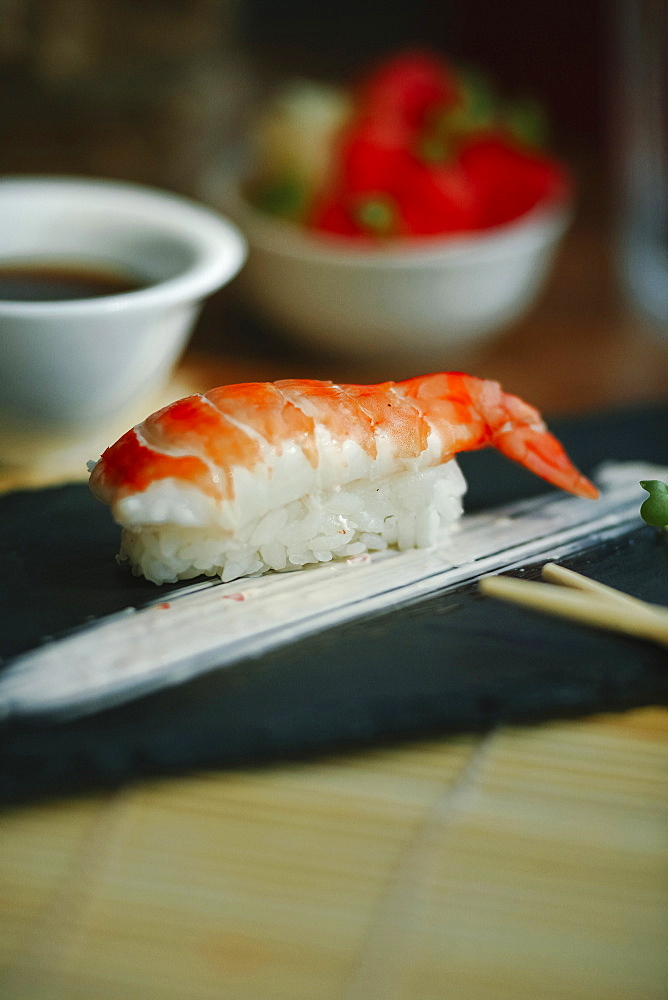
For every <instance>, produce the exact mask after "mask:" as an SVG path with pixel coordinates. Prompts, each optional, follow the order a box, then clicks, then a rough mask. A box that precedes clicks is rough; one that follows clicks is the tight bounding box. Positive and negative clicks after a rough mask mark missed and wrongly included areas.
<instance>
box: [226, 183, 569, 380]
mask: <svg viewBox="0 0 668 1000" xmlns="http://www.w3.org/2000/svg"><path fill="white" fill-rule="evenodd" d="M206 197H207V199H208V200H210V201H212V202H213V203H214V204H219V205H221V206H224V208H225V210H226V212H227V214H228V215H230V216H231V217H232V218H233V219H234V221H235V222H236V223H237V225H238V226H239V227H240V229H241V230H242V232H243V233H244V234H245V236H246V238H247V240H248V244H249V258H248V263H247V265H246V267H245V269H244V273H243V275H242V276H241V279H240V282H239V286H240V288H241V289H243V292H244V294H245V296H246V298H247V300H248V301H249V303H250V304H251V305H252V306H253V308H255V309H256V310H257V311H258V312H259V313H260V314H261V315H262V316H264V317H265V318H266V319H268V320H269V321H270V322H271V323H273V324H275V325H276V326H277V327H279V328H280V329H281V330H282V331H283V332H284V333H285V334H286V335H287V336H289V337H291V338H294V339H295V340H297V341H299V342H301V343H302V344H305V345H308V346H309V347H311V348H315V349H317V350H320V351H322V350H324V351H326V352H327V353H330V354H331V353H333V352H336V353H337V354H341V352H346V353H349V354H350V355H353V356H359V357H362V356H367V357H368V356H371V355H376V354H383V355H385V356H387V357H401V358H410V359H412V360H414V361H415V363H416V364H420V363H421V364H431V365H435V366H436V367H438V366H441V365H444V364H447V360H448V357H449V356H451V355H452V356H454V355H455V354H457V353H458V352H460V351H461V350H462V349H463V348H466V349H468V348H470V347H472V346H476V345H478V344H479V343H480V342H481V341H483V340H485V339H487V338H489V337H491V336H492V335H494V334H497V333H498V332H499V331H501V330H502V329H503V328H505V327H507V326H508V325H510V324H511V323H513V322H514V321H515V320H517V319H518V318H519V317H521V316H522V315H523V314H524V313H525V312H526V311H527V310H528V309H529V307H530V306H531V305H532V303H533V302H534V300H535V298H536V296H537V295H538V293H539V291H540V290H541V288H542V286H543V284H544V282H545V279H546V277H547V274H548V272H549V268H550V265H551V263H552V259H553V257H554V254H555V251H556V249H557V246H558V243H559V241H560V239H561V237H562V236H563V234H564V232H565V230H566V228H567V226H568V224H569V222H570V218H571V210H570V206H569V205H568V204H566V203H565V202H564V201H560V202H556V201H555V202H553V203H551V204H546V205H543V206H540V207H537V208H536V209H535V210H533V211H531V212H529V213H527V214H526V215H525V216H523V217H522V218H520V219H518V220H516V221H513V222H511V223H508V224H507V225H504V226H499V227H497V228H495V229H493V230H491V229H490V230H486V231H481V232H479V233H475V234H473V235H456V236H454V235H453V236H444V237H431V238H426V239H423V240H420V241H419V242H417V241H416V242H408V241H404V242H403V243H401V244H398V243H395V244H389V243H388V244H387V246H386V247H382V248H379V249H371V250H369V249H367V248H360V247H359V246H356V245H355V243H354V241H353V240H351V239H346V238H338V237H327V236H324V235H322V236H321V235H319V234H315V233H311V232H308V231H306V230H304V229H301V228H299V227H298V226H295V225H292V224H290V223H286V222H283V221H281V220H277V219H275V218H272V217H270V216H268V215H265V214H263V213H261V212H259V211H257V210H256V209H254V208H253V207H252V206H251V205H249V203H248V202H247V201H246V200H245V199H244V198H243V197H242V195H241V194H240V191H239V187H238V185H237V184H236V183H235V182H234V181H233V180H230V178H229V176H227V177H226V176H222V175H219V176H218V177H217V178H213V177H212V178H210V179H209V181H208V183H207V189H206Z"/></svg>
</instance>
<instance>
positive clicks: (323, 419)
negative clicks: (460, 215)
mask: <svg viewBox="0 0 668 1000" xmlns="http://www.w3.org/2000/svg"><path fill="white" fill-rule="evenodd" d="M487 445H493V446H494V447H496V448H498V449H499V451H501V452H502V453H503V454H504V455H507V456H508V457H509V458H512V459H515V460H516V461H517V462H520V463H521V464H522V465H524V466H526V467H527V468H528V469H530V470H531V471H532V472H534V473H536V474H537V475H538V476H541V477H542V478H543V479H546V480H547V481H548V482H550V483H552V484H553V485H555V486H558V487H561V488H562V489H564V490H568V491H569V492H571V493H574V494H575V495H576V496H580V497H590V498H594V497H596V496H597V491H596V488H595V487H594V486H593V485H592V484H591V483H590V482H589V480H587V479H586V478H585V477H584V476H583V475H581V474H580V473H579V472H578V470H577V469H576V468H575V467H574V465H573V464H572V462H571V461H570V459H569V458H568V457H567V455H566V453H565V451H564V449H563V447H562V446H561V444H560V443H559V442H558V441H557V439H556V438H555V437H554V436H553V435H552V434H550V433H549V432H548V431H547V429H546V427H545V424H544V423H543V421H542V420H541V417H540V414H539V413H538V411H537V410H535V409H534V408H533V407H532V406H529V405H528V404H527V403H525V402H523V401H522V400H521V399H519V398H518V397H517V396H512V395H510V394H509V393H506V392H504V391H503V390H502V389H501V386H500V385H499V384H498V383H497V382H491V381H487V380H484V379H479V378H476V377H474V376H472V375H465V374H463V373H461V372H449V373H441V374H436V375H424V376H420V377H417V378H411V379H408V380H406V381H403V382H384V383H382V384H380V385H336V384H334V383H333V382H320V381H310V380H302V379H288V380H286V381H280V382H273V383H270V382H246V383H242V384H240V385H229V386H222V387H221V388H218V389H212V390H211V391H210V392H207V393H204V394H203V395H199V394H198V395H193V396H188V397H187V398H186V399H181V400H178V401H177V402H175V403H172V404H171V405H169V406H166V407H165V408H164V409H161V410H158V411H157V412H156V413H154V414H152V415H151V416H149V417H147V419H146V420H145V421H144V422H143V423H142V424H139V425H138V426H136V427H134V428H133V429H132V430H130V431H128V432H127V434H124V435H123V437H121V438H120V439H119V440H118V441H117V442H116V443H115V444H114V445H112V446H111V447H110V448H108V449H107V450H106V451H105V452H104V454H103V455H102V457H101V458H100V460H99V461H98V462H97V463H96V464H95V465H94V466H93V468H92V473H91V478H90V485H91V489H92V491H93V493H94V495H95V496H96V497H97V498H98V499H99V500H101V501H103V502H104V503H107V504H109V505H110V506H111V510H112V514H113V516H114V518H115V520H116V521H117V522H118V523H119V524H120V525H121V526H122V529H123V531H122V541H121V552H120V558H121V559H127V560H129V561H130V563H131V565H132V569H133V572H134V573H135V574H136V575H143V576H145V577H146V578H147V579H149V580H152V581H154V582H155V583H168V582H169V583H173V582H176V581H177V580H187V579H191V578H193V577H196V576H199V575H201V574H204V575H206V576H220V577H221V578H222V579H223V580H233V579H235V578H236V577H241V576H247V575H254V574H258V573H263V572H265V571H267V570H286V569H294V568H297V567H300V566H305V565H307V564H310V563H318V562H327V561H329V560H331V559H335V558H339V557H351V556H355V555H358V554H361V553H363V552H366V551H371V550H380V549H385V548H387V547H388V546H395V547H397V548H399V549H408V548H412V547H415V546H417V547H423V546H428V545H431V544H433V543H434V542H435V541H436V539H437V538H440V537H442V536H443V533H444V532H447V531H448V530H449V529H451V528H452V526H453V525H454V524H455V523H456V522H457V519H458V518H459V517H460V515H461V513H462V496H463V494H464V492H465V489H466V483H465V481H464V477H463V475H462V473H461V472H460V470H459V467H458V465H457V462H456V459H455V455H456V454H457V452H460V451H469V450H472V449H476V448H484V447H486V446H487Z"/></svg>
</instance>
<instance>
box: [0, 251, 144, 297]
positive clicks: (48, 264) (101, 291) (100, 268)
mask: <svg viewBox="0 0 668 1000" xmlns="http://www.w3.org/2000/svg"><path fill="white" fill-rule="evenodd" d="M146 286H147V282H146V281H143V280H141V279H139V278H138V277H136V276H134V275H131V274H128V273H124V272H123V271H122V270H120V269H118V270H116V269H114V268H112V267H107V266H106V265H98V264H88V263H85V264H84V263H79V262H76V263H75V262H65V261H62V262H61V261H16V262H12V263H4V264H3V263H0V301H4V302H72V301H74V300H77V299H97V298H102V297H103V296H106V295H121V294H124V293H125V292H136V291H138V290H139V289H140V288H145V287H146Z"/></svg>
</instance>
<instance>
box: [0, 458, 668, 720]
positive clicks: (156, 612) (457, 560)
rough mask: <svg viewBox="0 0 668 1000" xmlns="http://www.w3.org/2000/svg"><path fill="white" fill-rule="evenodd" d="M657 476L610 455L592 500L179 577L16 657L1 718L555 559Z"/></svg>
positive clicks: (187, 673) (577, 547)
mask: <svg viewBox="0 0 668 1000" xmlns="http://www.w3.org/2000/svg"><path fill="white" fill-rule="evenodd" d="M667 476H668V469H665V468H661V467H656V466H651V465H646V464H640V463H623V464H621V463H620V464H615V465H609V466H605V467H603V468H602V469H601V470H600V471H599V473H598V475H597V477H596V481H597V484H598V485H599V486H600V488H601V499H600V500H599V501H597V502H592V501H590V500H581V499H578V498H576V497H571V496H568V495H566V494H563V493H558V494H554V493H550V494H548V495H544V496H541V497H538V498H535V499H532V500H527V501H522V502H520V503H515V504H512V505H509V506H507V507H504V508H499V509H497V510H495V511H491V512H488V513H484V514H473V515H465V516H464V518H463V519H462V521H461V523H460V526H459V527H458V529H457V530H456V531H455V532H454V534H452V535H449V536H448V537H447V538H446V539H444V541H443V542H442V543H440V544H439V545H437V546H435V547H433V548H430V549H411V550H410V551H407V552H382V553H374V554H373V555H372V556H371V557H370V558H369V559H367V560H361V561H359V560H349V561H348V562H346V561H342V562H338V563H328V564H320V565H318V566H314V567H311V568H307V569H303V570H299V571H296V572H293V573H287V574H268V575H265V576H262V577H256V578H245V579H243V580H234V581H232V582H231V583H226V584H223V583H220V582H218V583H215V582H212V581H207V582H205V583H201V584H194V585H192V584H191V585H186V586H184V587H183V588H182V589H180V590H179V591H177V592H175V593H173V594H170V595H168V596H167V597H166V598H165V596H164V594H162V595H161V596H160V599H159V600H157V601H156V603H155V604H153V605H149V606H148V607H145V608H142V609H140V610H134V609H132V608H129V609H127V611H125V612H120V613H119V614H115V615H111V616H109V617H107V618H104V619H101V620H100V621H99V622H97V623H93V624H91V625H89V626H87V627H85V628H82V629H81V630H80V631H77V632H75V633H73V634H71V635H68V636H67V637H64V638H61V639H59V640H55V641H53V642H50V643H47V644H46V645H44V646H42V647H40V648H39V649H35V650H32V651H30V652H28V653H25V654H23V655H20V656H18V657H15V658H14V659H13V660H12V661H10V664H9V665H8V667H7V668H6V669H5V670H4V671H3V673H2V675H0V717H1V718H3V719H5V720H6V719H9V718H12V717H13V718H18V717H24V718H25V717H33V718H35V717H49V718H51V719H58V720H65V719H71V718H75V717H77V716H79V715H85V714H89V713H91V712H95V711H98V710H100V709H103V708H108V707H111V706H113V705H118V704H121V703H123V702H126V701H130V700H132V699H133V698H136V697H138V696H139V695H142V694H147V693H149V692H151V691H156V690H159V689H160V688H164V687H168V686H170V685H174V684H178V683H180V682H182V681H185V680H187V679H189V678H192V677H195V676H197V675H198V674H201V673H204V672H206V671H208V670H212V669H217V668H222V667H226V666H229V665H231V664H232V663H235V662H238V661H240V660H243V659H245V658H247V657H251V656H258V655H260V654H262V653H264V652H266V651H268V650H270V649H274V648H276V647H279V646H282V645H285V644H287V643H290V642H293V641H295V640H296V639H300V638H302V637H303V636H306V635H309V634H312V633H314V632H319V631H322V630H324V629H329V628H333V627H335V626H337V625H341V624H343V623H344V622H348V621H351V620H353V619H355V618H359V617H361V616H364V615H369V614H374V613H378V612H382V611H387V610H388V609H391V608H392V607H398V606H401V605H405V604H407V603H412V602H415V601H417V600H420V599H421V598H423V597H426V596H428V595H433V594H436V593H443V592H445V591H447V590H451V589H453V588H454V587H457V586H460V585H462V584H465V583H468V582H472V581H475V580H476V579H479V578H480V577H481V576H484V575H486V574H489V573H497V572H501V571H504V570H510V569H516V568H518V567H521V566H524V565H527V564H529V563H535V562H540V561H541V560H545V561H547V560H550V561H553V562H554V561H558V560H559V559H563V558H564V557H566V556H568V555H572V554H573V553H575V552H578V551H582V550H584V549H586V548H590V547H591V546H593V545H596V544H597V543H599V542H603V541H605V540H607V539H609V538H614V537H616V536H619V535H622V534H624V533H626V532H628V531H631V530H633V529H634V528H637V527H640V526H641V525H642V521H641V519H640V515H639V508H640V503H641V502H642V500H643V499H644V497H645V494H644V492H643V491H642V489H641V487H640V486H639V481H640V480H641V479H665V478H666V477H667ZM165 601H167V602H168V603H169V607H161V605H163V604H164V603H165Z"/></svg>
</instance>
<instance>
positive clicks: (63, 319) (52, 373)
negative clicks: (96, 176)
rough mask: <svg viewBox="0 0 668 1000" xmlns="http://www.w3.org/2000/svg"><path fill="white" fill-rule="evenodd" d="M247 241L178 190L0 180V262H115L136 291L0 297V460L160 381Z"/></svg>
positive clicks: (108, 414)
mask: <svg viewBox="0 0 668 1000" xmlns="http://www.w3.org/2000/svg"><path fill="white" fill-rule="evenodd" d="M245 255H246V246H245V241H244V240H243V237H242V236H241V235H240V233H239V232H238V230H237V229H236V228H235V227H234V226H233V225H231V224H230V223H229V222H227V221H225V220H224V219H222V218H221V217H220V216H219V215H218V214H217V213H214V212H212V211H210V210H209V209H206V208H204V207H201V206H199V205H197V204H195V203H193V202H190V201H188V200H186V199H183V198H180V197H178V196H176V195H172V194H168V193H164V192H161V191H157V190H153V189H148V188H144V187H141V186H136V185H132V184H125V183H119V182H114V181H103V180H87V179H78V178H49V177H27V178H19V177H16V178H4V179H0V268H1V267H2V266H3V265H4V266H7V265H8V264H9V263H10V262H11V263H17V262H20V261H42V262H45V261H47V260H54V261H55V260H58V261H60V262H65V261H67V262H71V263H72V265H73V266H74V264H75V262H78V263H81V264H84V263H88V264H92V265H99V266H101V267H110V268H116V269H119V270H121V271H123V272H127V273H130V274H132V275H134V276H136V277H137V278H138V280H140V281H141V283H142V287H141V288H139V289H138V290H135V291H130V292H125V293H121V294H113V295H105V296H102V297H98V298H87V299H80V300H71V301H55V302H54V301H51V302H29V301H9V300H0V457H1V456H3V455H4V454H5V453H6V451H7V450H13V451H14V452H15V451H16V448H17V446H18V447H21V445H22V443H23V444H25V442H28V441H33V440H37V439H39V440H48V439H50V438H52V437H53V438H56V437H61V438H68V437H69V438H72V437H77V436H82V435H85V434H89V433H90V431H91V429H92V428H94V427H96V426H99V425H102V424H109V423H110V422H113V420H114V418H118V419H122V417H123V414H125V413H126V412H127V413H129V412H130V410H131V409H132V407H133V406H135V405H136V404H138V403H140V402H141V400H143V399H146V400H148V399H149V398H151V397H152V396H153V395H155V392H156V390H157V389H158V388H159V387H160V386H161V385H163V384H164V383H165V381H166V380H167V378H168V376H169V375H170V373H171V371H172V368H173V366H174V364H175V362H176V360H177V359H178V357H179V355H180V354H181V352H182V351H183V349H184V347H185V345H186V342H187V340H188V337H189V336H190V333H191V331H192V327H193V323H194V321H195V319H196V317H197V314H198V312H199V310H200V307H201V305H202V303H203V300H204V299H205V297H206V296H207V295H209V294H210V293H211V292H213V291H214V290H215V289H217V288H219V287H221V286H222V285H224V284H225V283H226V282H227V281H229V280H230V279H231V278H232V277H233V276H234V275H235V274H236V273H237V271H238V270H239V268H240V267H241V265H242V264H243V262H244V259H245Z"/></svg>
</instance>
